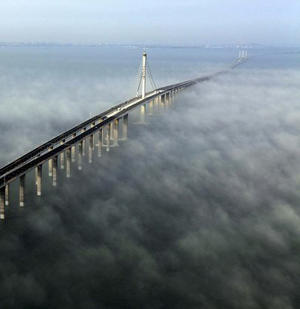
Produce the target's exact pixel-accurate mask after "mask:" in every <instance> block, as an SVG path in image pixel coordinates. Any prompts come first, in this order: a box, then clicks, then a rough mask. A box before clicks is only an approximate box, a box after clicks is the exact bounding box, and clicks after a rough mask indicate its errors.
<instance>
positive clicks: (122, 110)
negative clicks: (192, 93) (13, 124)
mask: <svg viewBox="0 0 300 309" xmlns="http://www.w3.org/2000/svg"><path fill="white" fill-rule="evenodd" d="M244 61H245V60H243V59H238V60H237V61H235V62H234V63H233V64H232V65H231V67H230V69H234V68H235V67H236V66H238V65H240V64H242V63H243V62H244ZM228 71H229V70H224V71H220V72H217V73H215V74H212V75H208V76H204V77H200V78H196V79H192V80H188V81H184V82H181V83H176V84H172V85H168V86H165V87H162V88H158V89H156V90H154V91H151V92H148V93H147V94H146V96H145V98H141V96H139V97H135V98H132V99H130V100H127V101H125V102H123V103H121V104H119V105H116V106H114V107H112V108H110V109H108V110H107V111H105V112H103V113H101V114H98V115H96V116H94V117H92V118H90V119H88V120H86V121H84V122H82V123H80V124H79V125H77V126H75V127H73V128H72V129H70V130H68V131H66V132H63V133H62V134H60V135H58V136H56V137H55V138H53V139H51V140H49V141H48V142H46V143H44V144H42V145H41V146H39V147H37V148H35V149H34V150H32V151H30V152H28V153H26V154H25V155H23V156H21V157H20V158H18V159H16V160H15V161H13V162H11V163H9V164H8V165H6V166H4V167H2V168H1V169H0V191H1V190H3V188H4V187H6V186H7V185H8V184H9V183H11V182H12V181H14V180H15V179H17V178H18V177H21V176H22V175H25V174H26V173H27V172H28V171H30V170H31V169H33V168H35V167H37V166H40V165H42V164H43V163H45V162H47V161H48V160H50V159H51V158H54V157H55V156H58V155H59V154H60V153H62V152H64V151H65V150H66V149H69V148H70V147H71V146H73V145H76V144H77V143H79V142H80V141H82V140H84V139H85V138H86V137H88V136H90V135H92V134H93V133H95V132H97V131H99V130H100V129H101V128H104V127H105V126H107V125H108V124H110V123H112V122H113V121H114V120H116V119H119V118H121V117H123V116H124V115H127V114H128V113H129V112H130V111H131V110H133V109H134V108H136V107H138V106H140V105H143V104H147V103H149V102H150V101H151V100H154V99H155V98H159V99H160V100H161V99H165V96H166V95H170V94H171V95H174V94H175V93H177V92H178V91H180V90H182V89H184V88H187V87H190V86H193V85H195V84H197V83H201V82H205V81H208V80H210V79H212V78H213V77H215V76H217V75H220V74H223V73H226V72H228ZM0 195H1V194H0ZM0 197H1V196H0Z"/></svg>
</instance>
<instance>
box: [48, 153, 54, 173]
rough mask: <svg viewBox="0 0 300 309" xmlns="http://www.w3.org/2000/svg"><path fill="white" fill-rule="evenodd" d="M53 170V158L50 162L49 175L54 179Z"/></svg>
mask: <svg viewBox="0 0 300 309" xmlns="http://www.w3.org/2000/svg"><path fill="white" fill-rule="evenodd" d="M52 170H53V161H52V158H51V159H49V160H48V175H49V177H52Z"/></svg>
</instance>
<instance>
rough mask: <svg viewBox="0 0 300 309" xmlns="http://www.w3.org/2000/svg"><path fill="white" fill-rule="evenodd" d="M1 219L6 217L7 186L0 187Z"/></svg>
mask: <svg viewBox="0 0 300 309" xmlns="http://www.w3.org/2000/svg"><path fill="white" fill-rule="evenodd" d="M0 219H1V220H4V219H5V187H2V188H0Z"/></svg>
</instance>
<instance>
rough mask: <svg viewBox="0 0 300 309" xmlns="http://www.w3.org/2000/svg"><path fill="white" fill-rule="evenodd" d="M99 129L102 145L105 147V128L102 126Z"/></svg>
mask: <svg viewBox="0 0 300 309" xmlns="http://www.w3.org/2000/svg"><path fill="white" fill-rule="evenodd" d="M101 130H102V147H105V146H106V145H104V141H105V140H106V135H105V133H106V128H105V127H103V128H102V129H101Z"/></svg>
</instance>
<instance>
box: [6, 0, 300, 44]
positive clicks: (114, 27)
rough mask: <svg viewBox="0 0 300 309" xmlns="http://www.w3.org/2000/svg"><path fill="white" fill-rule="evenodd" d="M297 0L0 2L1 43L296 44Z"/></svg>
mask: <svg viewBox="0 0 300 309" xmlns="http://www.w3.org/2000/svg"><path fill="white" fill-rule="evenodd" d="M299 14H300V1H299V0H251V1H246V0H184V1H183V0H172V1H171V0H163V1H162V0H160V1H157V0H152V1H142V0H129V1H125V0H85V1H83V0H30V1H28V0H1V3H0V41H51V42H78V43H97V42H110V43H118V42H120V43H130V42H133V43H166V44H170V43H171V44H202V43H231V42H234V43H238V42H241V43H243V42H258V43H266V44H288V45H290V44H293V45H294V44H295V45H300V18H299V16H300V15H299Z"/></svg>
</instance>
